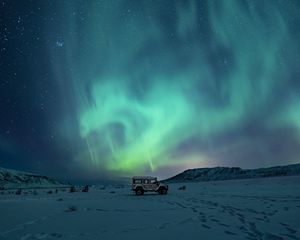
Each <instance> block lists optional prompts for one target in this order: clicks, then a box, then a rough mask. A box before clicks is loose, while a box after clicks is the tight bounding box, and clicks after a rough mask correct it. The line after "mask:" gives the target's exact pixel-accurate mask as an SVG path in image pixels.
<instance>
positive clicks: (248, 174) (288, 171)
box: [164, 164, 300, 182]
mask: <svg viewBox="0 0 300 240" xmlns="http://www.w3.org/2000/svg"><path fill="white" fill-rule="evenodd" d="M292 175H300V164H293V165H286V166H276V167H270V168H258V169H241V168H239V167H232V168H230V167H215V168H195V169H188V170H186V171H184V172H182V173H180V174H178V175H176V176H174V177H171V178H168V179H166V180H164V181H165V182H187V181H216V180H230V179H247V178H262V177H275V176H292Z"/></svg>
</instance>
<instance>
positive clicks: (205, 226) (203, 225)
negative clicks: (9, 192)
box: [201, 224, 210, 229]
mask: <svg viewBox="0 0 300 240" xmlns="http://www.w3.org/2000/svg"><path fill="white" fill-rule="evenodd" d="M201 226H202V227H204V228H208V229H209V228H210V226H207V225H205V224H201Z"/></svg>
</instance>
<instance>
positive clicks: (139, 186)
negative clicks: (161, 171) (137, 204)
mask: <svg viewBox="0 0 300 240" xmlns="http://www.w3.org/2000/svg"><path fill="white" fill-rule="evenodd" d="M131 190H132V191H134V192H135V194H136V195H143V194H144V192H158V193H159V194H167V193H168V185H166V184H163V183H161V182H158V181H157V178H156V177H145V176H140V177H133V178H132V188H131Z"/></svg>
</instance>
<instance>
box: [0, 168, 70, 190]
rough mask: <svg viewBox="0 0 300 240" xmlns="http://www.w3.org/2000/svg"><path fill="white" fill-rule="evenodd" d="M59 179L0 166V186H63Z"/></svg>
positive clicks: (4, 187)
mask: <svg viewBox="0 0 300 240" xmlns="http://www.w3.org/2000/svg"><path fill="white" fill-rule="evenodd" d="M65 185H66V184H64V183H63V182H61V181H58V180H54V179H51V178H49V177H47V176H43V175H39V174H34V173H28V172H22V171H17V170H13V169H6V168H1V167H0V188H3V189H10V188H38V187H54V186H65Z"/></svg>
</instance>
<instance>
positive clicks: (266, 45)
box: [0, 0, 300, 179]
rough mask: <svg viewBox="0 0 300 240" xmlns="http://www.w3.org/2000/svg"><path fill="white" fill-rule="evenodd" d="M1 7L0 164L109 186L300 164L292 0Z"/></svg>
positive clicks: (45, 1) (298, 19) (298, 45)
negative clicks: (140, 178)
mask: <svg viewBox="0 0 300 240" xmlns="http://www.w3.org/2000/svg"><path fill="white" fill-rule="evenodd" d="M0 9H1V15H0V31H1V35H0V37H1V39H0V41H1V49H0V50H1V51H0V54H1V55H0V56H1V58H0V110H1V112H0V166H2V167H6V168H13V169H18V170H25V171H31V172H37V173H42V174H47V175H50V176H55V177H58V178H63V177H65V178H70V179H103V178H109V177H123V176H131V175H142V174H147V175H154V176H159V177H169V176H171V175H173V174H175V173H178V172H179V171H182V170H185V169H188V168H195V167H213V166H239V167H243V168H255V167H266V166H273V165H284V164H292V163H297V162H300V79H299V76H300V31H299V29H300V1H298V0H294V1H293V0H266V1H264V0H245V1H243V0H236V1H234V0H218V1H213V0H207V1H204V0H196V1H166V0H164V1H161V0H157V1H156V0H155V1H148V0H145V1H138V0H136V1H126V0H123V1H117V0H107V1H92V0H89V1H67V0H65V1H61V0H51V1H50V0H37V1H28V0H27V1H26V0H24V1H23V0H19V1H13V0H8V1H0Z"/></svg>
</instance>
